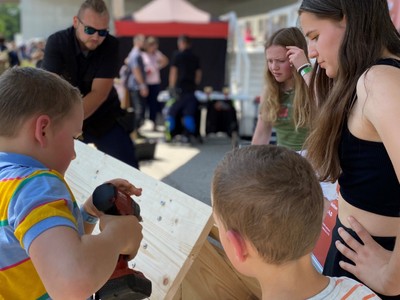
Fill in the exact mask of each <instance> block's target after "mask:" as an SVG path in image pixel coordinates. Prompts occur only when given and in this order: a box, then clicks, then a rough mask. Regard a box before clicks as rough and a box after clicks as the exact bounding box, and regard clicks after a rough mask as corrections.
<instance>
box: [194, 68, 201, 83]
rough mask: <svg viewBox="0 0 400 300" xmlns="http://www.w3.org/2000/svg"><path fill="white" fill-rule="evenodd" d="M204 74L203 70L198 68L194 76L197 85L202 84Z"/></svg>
mask: <svg viewBox="0 0 400 300" xmlns="http://www.w3.org/2000/svg"><path fill="white" fill-rule="evenodd" d="M202 76H203V72H202V71H201V70H200V69H197V70H196V74H195V76H194V83H196V85H200V83H201V77H202Z"/></svg>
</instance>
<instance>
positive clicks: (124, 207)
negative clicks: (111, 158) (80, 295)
mask: <svg viewBox="0 0 400 300" xmlns="http://www.w3.org/2000/svg"><path fill="white" fill-rule="evenodd" d="M93 204H94V205H95V206H96V208H97V209H98V210H100V211H102V212H104V213H105V214H109V215H134V216H136V217H137V218H138V220H139V221H142V217H141V216H140V207H139V205H138V204H137V203H136V202H135V201H134V200H133V199H132V198H131V197H130V196H129V195H128V194H126V193H124V192H122V191H120V190H118V189H117V187H116V186H114V185H113V184H111V183H104V184H102V185H100V186H98V187H97V188H96V189H95V190H94V192H93ZM150 295H151V281H150V280H148V279H147V278H146V277H145V276H144V275H143V273H141V272H138V271H135V270H132V269H130V268H129V267H128V256H127V255H120V256H119V259H118V262H117V266H116V268H115V270H114V273H113V274H112V275H111V277H110V279H109V280H108V281H107V282H106V284H105V285H104V286H103V287H102V288H101V289H100V290H99V291H98V292H97V293H96V294H95V299H101V300H108V299H120V300H125V299H126V300H128V299H130V300H140V299H144V298H148V297H150Z"/></svg>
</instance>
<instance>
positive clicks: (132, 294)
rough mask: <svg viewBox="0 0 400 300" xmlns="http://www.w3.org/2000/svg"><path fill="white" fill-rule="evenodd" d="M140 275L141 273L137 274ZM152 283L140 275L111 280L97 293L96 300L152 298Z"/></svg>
mask: <svg viewBox="0 0 400 300" xmlns="http://www.w3.org/2000/svg"><path fill="white" fill-rule="evenodd" d="M135 273H140V272H137V271H136V272H135ZM150 295H151V281H149V280H148V279H146V278H145V277H144V276H139V275H138V274H129V275H125V276H123V277H118V278H114V279H110V280H108V281H107V283H106V284H105V285H104V286H103V287H102V288H101V289H100V290H99V291H98V292H97V293H96V296H95V299H98V300H99V299H101V300H111V299H118V300H140V299H145V298H148V297H150Z"/></svg>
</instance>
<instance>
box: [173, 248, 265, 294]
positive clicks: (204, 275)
mask: <svg viewBox="0 0 400 300" xmlns="http://www.w3.org/2000/svg"><path fill="white" fill-rule="evenodd" d="M220 250H221V251H218V247H216V246H214V245H212V244H211V243H210V242H209V241H206V242H205V243H204V245H203V248H202V250H201V252H200V254H199V256H198V257H197V259H196V261H195V262H194V264H193V266H192V267H191V269H190V270H189V272H188V273H187V275H186V277H185V279H184V281H183V283H182V298H181V299H184V300H186V299H190V300H203V299H231V300H235V299H237V300H256V299H261V291H260V288H259V286H258V289H256V292H255V293H254V292H253V291H252V289H251V288H249V287H248V286H247V284H250V283H251V284H257V285H258V283H257V282H255V281H253V282H251V279H249V280H250V281H249V282H247V281H246V282H245V281H243V280H242V278H241V277H242V276H241V275H239V274H238V273H237V272H236V271H235V270H234V268H233V266H232V265H231V264H230V263H229V261H228V259H227V258H226V256H225V254H224V252H223V251H222V249H220Z"/></svg>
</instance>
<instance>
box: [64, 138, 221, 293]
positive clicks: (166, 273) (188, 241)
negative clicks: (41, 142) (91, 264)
mask: <svg viewBox="0 0 400 300" xmlns="http://www.w3.org/2000/svg"><path fill="white" fill-rule="evenodd" d="M75 151H76V154H77V158H76V159H75V160H74V161H73V162H72V163H71V165H70V167H69V168H68V171H67V173H66V176H65V177H66V180H67V182H68V183H69V185H70V187H71V189H72V191H73V193H74V195H75V197H76V200H77V201H78V202H79V203H82V202H83V201H85V200H86V199H87V197H88V196H89V195H90V194H91V193H92V192H93V190H94V189H95V187H97V186H98V185H100V184H102V183H104V182H105V181H107V180H110V179H113V178H124V179H127V180H129V181H131V182H132V183H133V184H134V185H135V186H137V187H141V188H143V193H142V196H141V197H135V201H136V202H137V203H138V204H139V205H140V208H141V214H142V217H143V236H144V238H143V241H142V244H141V248H140V250H139V253H138V255H137V256H136V257H135V259H134V260H132V261H131V262H130V263H131V265H132V266H133V267H134V268H135V269H137V270H139V271H141V272H143V273H144V274H145V276H146V277H147V278H149V279H150V280H151V281H152V284H153V293H152V295H151V297H150V299H173V298H174V295H175V294H176V292H177V291H178V290H179V289H180V285H181V283H182V281H183V278H184V277H185V275H186V273H187V272H188V270H189V268H190V267H191V265H192V264H193V262H194V260H195V259H196V257H197V255H198V254H199V252H200V250H201V248H202V246H203V244H204V242H205V241H206V238H207V235H208V233H209V232H210V230H211V227H212V226H213V220H212V212H211V207H210V206H208V205H206V204H204V203H202V202H200V201H198V200H196V199H194V198H192V197H190V196H188V195H186V194H184V193H182V192H180V191H178V190H176V189H174V188H172V187H170V186H168V185H166V184H164V183H163V182H161V181H158V180H156V179H154V178H152V177H150V176H148V175H146V174H144V173H142V172H140V171H139V170H136V169H134V168H132V167H130V166H128V165H126V164H124V163H122V162H120V161H118V160H116V159H114V158H113V157H111V156H108V155H106V154H104V153H102V152H100V151H98V150H96V149H94V148H93V147H91V146H88V145H86V144H84V143H82V142H79V141H76V143H75ZM203 299H204V298H203Z"/></svg>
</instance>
